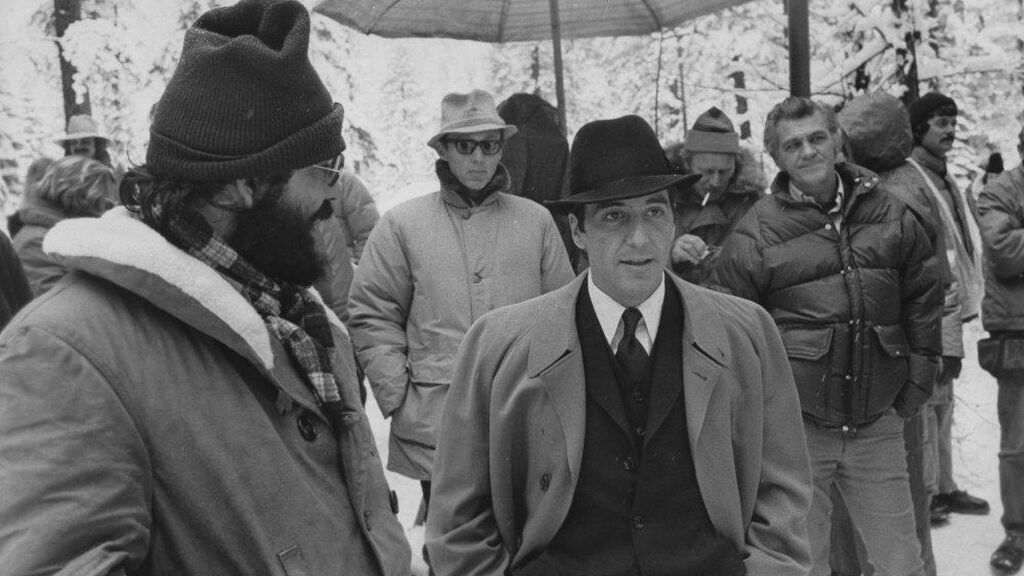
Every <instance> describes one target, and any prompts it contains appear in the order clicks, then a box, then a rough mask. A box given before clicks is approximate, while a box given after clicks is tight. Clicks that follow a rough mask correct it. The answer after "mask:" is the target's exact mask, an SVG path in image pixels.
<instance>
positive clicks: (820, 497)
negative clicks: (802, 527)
mask: <svg viewBox="0 0 1024 576" xmlns="http://www.w3.org/2000/svg"><path fill="white" fill-rule="evenodd" d="M804 433H805V435H806V437H807V451H808V453H809V454H810V457H811V473H812V477H813V482H814V494H813V496H812V497H811V509H810V511H809V512H808V514H807V537H808V541H809V543H810V547H811V571H810V576H829V574H830V572H831V568H830V566H829V548H830V544H829V538H830V536H829V534H831V528H832V521H831V517H832V497H831V492H832V481H833V478H834V477H835V471H836V466H837V465H838V462H839V457H840V456H841V455H842V449H843V445H842V439H841V438H840V437H839V435H838V433H837V432H835V431H832V430H824V429H822V428H819V427H817V426H815V425H814V424H811V423H809V422H804Z"/></svg>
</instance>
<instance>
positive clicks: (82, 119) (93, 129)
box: [53, 114, 110, 146]
mask: <svg viewBox="0 0 1024 576" xmlns="http://www.w3.org/2000/svg"><path fill="white" fill-rule="evenodd" d="M65 132H66V133H65V134H64V135H63V136H58V137H57V138H54V140H53V141H54V142H55V143H57V144H58V145H61V146H63V145H64V143H65V142H67V141H68V140H81V139H82V138H99V139H100V140H108V141H109V140H110V138H107V136H106V135H104V134H103V133H102V132H100V127H99V125H98V124H97V123H96V120H94V119H93V117H92V116H89V115H88V114H75V115H74V116H72V117H71V118H68V126H67V130H66V131H65Z"/></svg>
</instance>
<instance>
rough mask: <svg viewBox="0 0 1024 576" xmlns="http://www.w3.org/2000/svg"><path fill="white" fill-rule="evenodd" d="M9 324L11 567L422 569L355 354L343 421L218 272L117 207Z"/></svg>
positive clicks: (2, 444) (2, 481) (341, 375)
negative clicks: (332, 421)
mask: <svg viewBox="0 0 1024 576" xmlns="http://www.w3.org/2000/svg"><path fill="white" fill-rule="evenodd" d="M44 248H45V249H46V250H47V251H48V252H49V253H50V254H52V255H53V256H54V257H56V258H57V259H58V260H59V261H60V262H61V263H62V264H64V265H65V266H67V267H68V268H70V269H71V270H72V272H70V273H69V274H68V275H67V276H65V277H64V279H63V280H61V281H60V282H58V283H57V285H56V286H54V287H53V289H51V290H50V291H49V292H47V293H46V294H44V295H43V296H40V297H39V298H37V299H36V300H34V301H33V302H32V303H30V304H29V305H28V306H26V307H25V308H24V309H23V310H22V312H21V313H20V314H19V315H18V316H17V317H16V318H15V319H14V320H13V321H12V322H11V324H10V325H8V326H7V328H6V329H5V330H4V331H3V333H2V334H0V494H2V495H3V496H2V497H0V518H2V519H3V521H2V522H0V566H2V567H3V568H2V570H0V571H2V572H3V573H4V574H18V575H19V576H34V575H41V574H54V573H57V572H59V573H61V574H76V575H81V576H91V575H96V576H100V575H104V576H105V575H107V574H140V575H166V576H171V575H181V574H261V575H262V574H267V575H270V574H273V575H279V576H284V575H298V574H317V575H320V574H335V575H338V576H342V575H346V574H383V575H395V576H398V575H401V576H407V575H408V574H409V565H410V551H409V546H408V543H407V542H406V540H405V535H404V533H403V530H402V527H401V525H400V524H399V523H398V521H397V519H396V518H395V515H394V511H393V505H392V502H395V501H396V500H395V498H394V496H393V494H392V493H391V492H390V491H389V489H388V485H387V483H386V481H385V478H384V471H383V468H382V466H381V463H380V460H379V459H378V458H377V455H376V447H375V443H374V439H373V436H372V432H371V430H370V426H369V424H368V422H367V419H366V414H365V413H364V412H363V410H362V408H361V406H360V403H359V392H358V385H357V383H356V380H355V376H354V374H355V368H354V365H353V361H352V351H351V347H350V343H349V340H348V337H347V335H346V333H345V331H344V327H343V326H342V325H341V323H340V322H338V321H337V319H336V318H335V317H334V316H333V314H330V313H329V312H328V316H329V317H330V318H331V321H332V324H333V326H334V330H333V331H334V340H335V351H334V356H333V361H334V362H333V365H334V375H335V377H336V379H337V380H338V382H339V387H340V389H341V390H340V392H341V397H342V403H343V414H344V416H343V421H344V425H343V429H342V430H337V431H334V430H332V429H331V427H330V425H329V424H328V421H327V419H326V418H325V417H324V416H323V414H322V412H321V411H320V409H319V408H318V407H317V404H316V402H315V400H314V397H313V395H312V393H311V391H310V389H309V387H308V386H307V385H306V384H305V383H304V381H303V380H302V377H301V376H300V374H299V373H298V372H297V371H296V369H295V368H294V367H293V364H292V362H291V360H290V357H289V355H288V353H287V352H286V351H285V349H284V347H283V346H282V345H281V343H280V342H279V341H278V340H277V339H276V338H274V337H273V336H272V335H271V334H270V332H269V331H268V329H267V327H266V325H265V323H264V322H263V320H262V319H261V318H260V316H259V315H258V314H257V312H256V311H255V310H254V309H253V307H252V306H251V305H250V304H249V302H248V301H247V300H246V299H245V298H244V297H243V296H242V295H241V293H240V292H239V291H238V290H236V289H235V288H234V287H233V286H232V284H230V283H229V282H228V281H227V280H226V279H225V278H224V277H222V276H220V275H219V274H217V273H216V272H214V271H213V269H212V268H210V267H209V266H206V265H205V264H203V263H201V262H199V261H198V260H196V259H194V258H192V257H191V256H189V255H187V254H186V253H185V252H183V251H181V250H179V249H177V248H175V247H174V246H172V245H171V244H170V243H169V242H167V241H166V240H165V239H164V238H163V237H162V236H160V235H159V234H157V233H156V232H155V231H153V230H152V229H151V228H150V227H149V226H147V225H145V224H143V223H142V222H140V221H138V220H136V219H135V218H133V217H131V216H129V215H128V213H127V211H126V210H125V209H123V208H115V209H113V210H111V211H110V212H108V213H107V214H105V215H104V216H103V217H101V218H98V219H95V218H82V219H71V220H65V221H64V222H61V223H60V224H58V225H56V226H55V227H54V228H53V229H52V230H51V231H50V233H49V234H48V235H47V238H46V241H45V242H44Z"/></svg>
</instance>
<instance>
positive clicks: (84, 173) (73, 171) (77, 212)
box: [38, 156, 117, 216]
mask: <svg viewBox="0 0 1024 576" xmlns="http://www.w3.org/2000/svg"><path fill="white" fill-rule="evenodd" d="M116 191H117V178H116V177H115V176H114V171H113V170H111V169H110V168H109V167H107V166H106V165H104V164H103V163H101V162H98V161H96V160H93V159H92V158H86V157H84V156H65V157H63V158H61V159H60V160H57V161H56V162H54V163H53V164H52V165H51V166H50V167H49V168H48V169H47V170H46V174H45V175H44V176H43V178H42V180H40V182H39V188H38V192H39V199H40V200H43V201H46V202H49V203H50V204H53V205H54V206H57V207H59V208H60V209H61V210H63V211H64V212H65V213H66V214H68V215H69V216H99V215H100V214H102V213H104V212H106V211H107V210H109V209H110V208H111V207H113V206H114V201H115V199H116V198H117V195H116Z"/></svg>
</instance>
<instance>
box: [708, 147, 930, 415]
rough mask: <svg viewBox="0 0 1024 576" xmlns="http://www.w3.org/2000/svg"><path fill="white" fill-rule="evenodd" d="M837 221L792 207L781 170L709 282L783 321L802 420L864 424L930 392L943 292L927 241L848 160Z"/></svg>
mask: <svg viewBox="0 0 1024 576" xmlns="http://www.w3.org/2000/svg"><path fill="white" fill-rule="evenodd" d="M836 171H837V172H838V174H839V177H840V178H841V179H842V182H843V185H844V187H845V191H846V196H845V200H844V202H843V204H842V218H841V221H840V222H839V223H838V226H837V222H836V220H835V218H834V216H832V215H830V214H826V212H825V211H823V210H822V209H821V208H819V207H817V206H814V205H811V204H807V203H803V202H798V201H796V200H795V199H794V198H793V197H792V196H791V195H790V193H789V176H788V174H786V173H785V172H782V173H780V174H779V175H778V177H776V179H775V182H774V183H773V184H772V194H771V195H769V196H767V197H765V198H763V199H761V200H760V201H758V203H757V204H755V205H754V207H753V208H752V209H751V210H750V211H749V212H748V213H747V215H746V216H745V217H744V218H743V219H742V220H741V221H740V223H739V224H738V225H737V227H736V230H735V231H734V233H733V234H732V235H731V236H730V237H729V239H728V240H726V242H725V245H724V246H723V248H722V254H721V256H720V258H719V262H718V265H717V267H716V268H715V272H714V275H713V278H712V284H713V285H714V286H716V287H720V288H723V289H725V290H727V291H728V292H731V293H733V294H736V295H738V296H742V297H744V298H747V299H749V300H753V301H755V302H757V303H758V304H761V305H762V306H764V307H765V308H766V309H767V310H768V311H769V312H770V313H771V315H772V317H773V318H774V319H775V322H776V323H777V324H778V327H779V331H780V333H781V334H782V341H783V343H784V344H785V347H786V353H787V355H788V356H789V359H790V363H791V364H792V367H793V373H794V376H795V380H796V384H797V389H798V391H799V394H800V404H801V409H802V411H803V414H804V417H805V418H806V419H808V420H809V421H811V422H814V423H817V424H820V425H823V426H828V427H843V426H845V427H857V426H861V425H864V424H868V423H870V422H873V421H874V420H876V419H877V418H878V417H880V416H881V415H882V414H884V413H885V412H886V411H887V410H889V409H890V408H895V409H896V410H897V412H899V414H900V415H902V416H903V417H905V418H906V417H909V416H911V415H913V414H914V413H916V412H917V410H918V408H920V406H921V405H922V404H923V403H924V402H925V400H927V399H928V397H929V396H930V395H931V389H932V383H933V382H934V380H935V376H936V372H937V369H938V362H937V360H936V356H937V355H938V354H939V352H940V332H939V318H940V314H941V305H942V285H941V282H940V280H939V276H938V270H937V268H936V264H935V259H934V255H933V250H932V246H931V242H929V240H928V235H927V233H926V231H925V229H924V228H923V227H922V225H921V224H920V222H919V221H918V219H917V217H916V216H914V214H913V213H912V212H911V211H910V210H909V209H908V208H907V206H906V205H905V204H904V203H903V202H901V201H899V200H898V199H896V198H895V197H894V196H893V195H892V194H891V193H889V192H888V191H886V190H885V189H884V188H885V187H884V186H879V183H878V177H877V176H875V174H874V173H873V172H870V171H869V170H866V169H864V168H861V167H859V166H855V165H853V164H848V163H841V164H837V165H836Z"/></svg>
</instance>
